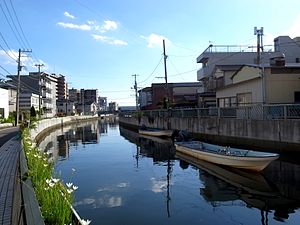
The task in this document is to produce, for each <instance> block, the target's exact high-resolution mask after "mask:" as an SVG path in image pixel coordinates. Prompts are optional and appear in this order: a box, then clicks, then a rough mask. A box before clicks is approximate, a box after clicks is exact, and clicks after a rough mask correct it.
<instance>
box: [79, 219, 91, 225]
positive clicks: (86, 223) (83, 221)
mask: <svg viewBox="0 0 300 225" xmlns="http://www.w3.org/2000/svg"><path fill="white" fill-rule="evenodd" d="M91 222H92V221H91V220H83V219H82V220H81V224H82V225H89V224H90V223H91Z"/></svg>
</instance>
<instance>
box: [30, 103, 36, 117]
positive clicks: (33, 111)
mask: <svg viewBox="0 0 300 225" xmlns="http://www.w3.org/2000/svg"><path fill="white" fill-rule="evenodd" d="M30 117H34V118H36V111H35V108H34V106H31V108H30Z"/></svg>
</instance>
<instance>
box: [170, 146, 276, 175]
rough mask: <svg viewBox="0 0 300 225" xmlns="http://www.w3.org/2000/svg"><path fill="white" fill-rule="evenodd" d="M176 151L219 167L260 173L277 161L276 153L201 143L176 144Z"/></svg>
mask: <svg viewBox="0 0 300 225" xmlns="http://www.w3.org/2000/svg"><path fill="white" fill-rule="evenodd" d="M175 147H176V151H178V152H180V153H183V154H186V155H188V156H191V157H194V158H197V159H201V160H205V161H208V162H211V163H216V164H219V165H225V166H231V167H235V168H241V169H247V170H252V171H256V172H259V171H261V170H263V169H264V168H265V167H266V166H268V165H269V163H271V162H272V161H273V160H276V159H277V158H278V157H279V155H278V154H276V153H268V152H258V151H253V150H246V149H238V148H230V147H222V146H220V145H213V144H208V143H204V142H200V141H187V142H176V143H175Z"/></svg>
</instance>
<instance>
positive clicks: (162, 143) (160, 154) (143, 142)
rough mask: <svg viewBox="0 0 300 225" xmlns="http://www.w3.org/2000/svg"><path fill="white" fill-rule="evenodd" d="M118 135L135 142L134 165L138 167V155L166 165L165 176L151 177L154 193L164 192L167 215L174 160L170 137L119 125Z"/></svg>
mask: <svg viewBox="0 0 300 225" xmlns="http://www.w3.org/2000/svg"><path fill="white" fill-rule="evenodd" d="M119 129H120V135H121V136H123V137H125V138H126V139H127V140H129V141H130V142H132V143H135V144H136V149H137V150H136V155H135V158H136V166H137V167H138V165H139V164H138V161H139V156H141V157H148V158H152V159H153V164H156V165H161V166H166V178H162V179H156V178H153V177H152V178H151V182H152V188H151V191H152V192H154V193H161V192H166V193H167V196H166V207H167V215H168V217H170V216H171V213H170V200H171V197H170V187H171V185H172V184H171V176H172V171H173V166H174V160H175V147H174V145H173V142H172V140H171V139H162V138H157V137H151V136H144V135H139V134H138V133H136V132H134V131H131V130H128V129H125V128H123V127H119Z"/></svg>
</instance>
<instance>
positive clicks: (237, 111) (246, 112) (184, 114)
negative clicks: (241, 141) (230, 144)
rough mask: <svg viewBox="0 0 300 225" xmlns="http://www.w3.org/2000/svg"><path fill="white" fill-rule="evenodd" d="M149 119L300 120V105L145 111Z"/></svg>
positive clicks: (128, 113) (143, 112) (121, 114)
mask: <svg viewBox="0 0 300 225" xmlns="http://www.w3.org/2000/svg"><path fill="white" fill-rule="evenodd" d="M133 113H136V112H126V113H119V115H120V116H124V115H127V116H128V115H132V114H133ZM142 114H143V116H147V117H168V116H169V117H175V118H205V117H206V118H207V117H217V118H236V119H253V120H274V119H300V104H280V105H279V104H278V105H249V106H239V107H224V108H214V107H211V108H191V109H170V110H145V111H142Z"/></svg>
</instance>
